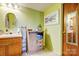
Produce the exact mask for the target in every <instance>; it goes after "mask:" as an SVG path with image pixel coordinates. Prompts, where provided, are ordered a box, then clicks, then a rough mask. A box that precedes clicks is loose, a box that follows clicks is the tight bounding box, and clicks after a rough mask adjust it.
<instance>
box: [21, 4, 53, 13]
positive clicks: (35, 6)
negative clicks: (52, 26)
mask: <svg viewBox="0 0 79 59" xmlns="http://www.w3.org/2000/svg"><path fill="white" fill-rule="evenodd" d="M51 4H52V3H22V4H20V5H22V6H24V7H28V8H32V9H35V10H38V11H42V12H43V11H44V8H45V7H47V6H49V5H51Z"/></svg>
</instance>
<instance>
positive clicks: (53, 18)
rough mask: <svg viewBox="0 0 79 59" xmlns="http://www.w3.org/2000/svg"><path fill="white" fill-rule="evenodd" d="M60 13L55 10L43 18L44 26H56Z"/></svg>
mask: <svg viewBox="0 0 79 59" xmlns="http://www.w3.org/2000/svg"><path fill="white" fill-rule="evenodd" d="M59 13H60V11H59V10H57V11H55V12H52V13H51V14H49V15H48V16H47V17H45V25H52V24H58V23H59V15H60V14H59Z"/></svg>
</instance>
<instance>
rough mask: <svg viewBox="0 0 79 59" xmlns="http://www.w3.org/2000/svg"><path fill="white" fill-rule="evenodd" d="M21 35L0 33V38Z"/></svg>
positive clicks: (19, 35)
mask: <svg viewBox="0 0 79 59" xmlns="http://www.w3.org/2000/svg"><path fill="white" fill-rule="evenodd" d="M12 37H22V35H21V34H1V35H0V38H12Z"/></svg>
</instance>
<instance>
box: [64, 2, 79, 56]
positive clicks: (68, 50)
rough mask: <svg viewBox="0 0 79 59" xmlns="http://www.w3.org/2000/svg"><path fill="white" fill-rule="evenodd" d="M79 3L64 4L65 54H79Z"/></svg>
mask: <svg viewBox="0 0 79 59" xmlns="http://www.w3.org/2000/svg"><path fill="white" fill-rule="evenodd" d="M78 6H79V4H74V3H73V4H64V5H63V11H64V14H63V15H64V21H63V55H65V56H77V55H79V51H78V49H79V42H78V41H79V39H78V36H79V35H78V34H79V33H78V32H79V31H78V28H79V27H78V12H79V11H78V9H79V7H78Z"/></svg>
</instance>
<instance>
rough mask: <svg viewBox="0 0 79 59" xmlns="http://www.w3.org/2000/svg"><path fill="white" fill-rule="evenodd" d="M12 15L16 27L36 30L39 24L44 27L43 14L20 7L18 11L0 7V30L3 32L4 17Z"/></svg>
mask: <svg viewBox="0 0 79 59" xmlns="http://www.w3.org/2000/svg"><path fill="white" fill-rule="evenodd" d="M7 13H14V14H15V15H16V23H17V27H20V26H22V25H27V27H28V28H33V29H34V28H36V27H37V26H38V25H39V24H41V25H42V26H43V27H44V20H43V12H39V11H36V10H33V9H30V8H25V7H22V8H20V9H10V8H9V9H7V8H3V6H0V29H2V30H3V31H5V29H6V28H5V15H6V14H7Z"/></svg>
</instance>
